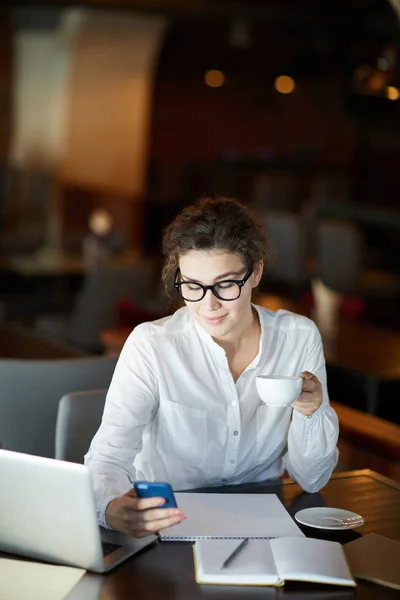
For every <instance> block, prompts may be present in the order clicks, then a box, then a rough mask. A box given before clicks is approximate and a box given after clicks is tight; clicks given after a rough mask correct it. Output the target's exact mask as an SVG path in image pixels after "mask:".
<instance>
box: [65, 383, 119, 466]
mask: <svg viewBox="0 0 400 600" xmlns="http://www.w3.org/2000/svg"><path fill="white" fill-rule="evenodd" d="M106 395H107V390H106V389H102V390H91V391H88V392H75V393H73V394H65V395H64V396H63V397H62V398H61V400H60V403H59V405H58V413H57V424H56V448H55V457H56V458H58V459H59V460H67V461H69V462H75V463H83V457H84V456H85V454H86V452H87V451H88V449H89V446H90V442H91V441H92V439H93V437H94V434H95V433H96V431H97V430H98V428H99V426H100V423H101V417H102V415H103V409H104V403H105V400H106Z"/></svg>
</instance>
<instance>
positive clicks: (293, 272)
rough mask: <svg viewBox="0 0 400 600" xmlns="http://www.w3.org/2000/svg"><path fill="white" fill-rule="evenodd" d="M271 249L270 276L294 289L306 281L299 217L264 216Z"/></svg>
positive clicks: (281, 213)
mask: <svg viewBox="0 0 400 600" xmlns="http://www.w3.org/2000/svg"><path fill="white" fill-rule="evenodd" d="M263 216H264V220H265V223H266V225H267V229H268V233H269V239H270V242H271V246H272V250H273V262H272V265H271V267H270V269H269V273H270V274H271V276H272V277H273V278H275V279H277V280H278V281H281V282H283V283H286V284H289V285H292V286H296V285H302V284H304V283H305V282H306V281H307V280H308V271H307V262H306V244H305V233H304V228H303V223H302V220H301V218H300V217H299V216H298V215H296V214H295V213H291V212H286V211H270V212H266V213H264V215H263Z"/></svg>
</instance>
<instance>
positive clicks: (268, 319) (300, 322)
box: [255, 306, 317, 331]
mask: <svg viewBox="0 0 400 600" xmlns="http://www.w3.org/2000/svg"><path fill="white" fill-rule="evenodd" d="M255 308H256V309H257V312H258V314H259V317H260V320H261V321H262V324H263V325H264V326H267V327H274V328H279V329H281V330H285V329H286V330H288V331H289V330H293V329H294V330H300V329H302V330H304V329H305V330H308V331H316V329H317V328H316V325H315V323H314V321H312V320H311V319H309V318H308V317H306V316H305V315H300V314H298V313H294V312H291V311H289V310H284V309H278V310H276V311H275V310H269V309H267V308H264V307H263V306H256V307H255Z"/></svg>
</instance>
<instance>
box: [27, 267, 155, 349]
mask: <svg viewBox="0 0 400 600" xmlns="http://www.w3.org/2000/svg"><path fill="white" fill-rule="evenodd" d="M156 278H157V273H156V268H155V265H154V264H153V263H152V262H145V263H144V262H143V263H138V264H136V265H135V264H134V265H131V266H129V267H122V268H119V267H104V268H99V269H97V270H95V271H93V272H89V273H88V274H87V275H86V278H85V281H84V283H83V286H82V288H81V290H80V291H79V292H78V297H77V300H76V303H75V306H74V308H73V311H72V314H71V315H70V316H67V317H64V318H63V317H60V316H43V317H39V318H38V319H37V320H36V323H35V326H36V328H37V329H38V330H41V331H43V332H46V333H48V334H49V335H52V336H53V337H56V338H59V339H62V340H64V341H66V342H68V343H70V344H72V345H76V346H78V347H80V348H83V349H85V350H87V351H91V352H98V351H100V350H101V347H100V344H99V337H100V332H101V331H102V330H103V329H112V328H113V327H117V326H118V322H117V321H118V311H117V308H118V302H119V301H120V300H121V299H129V300H131V301H132V302H133V303H134V304H135V305H137V306H149V305H151V303H152V301H153V302H154V296H155V281H156Z"/></svg>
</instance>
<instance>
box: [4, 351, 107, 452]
mask: <svg viewBox="0 0 400 600" xmlns="http://www.w3.org/2000/svg"><path fill="white" fill-rule="evenodd" d="M116 361H117V357H115V356H94V357H88V358H86V357H85V358H66V359H55V360H54V359H49V360H18V359H11V360H6V359H0V381H1V399H0V439H1V441H2V443H3V445H4V448H6V449H7V450H14V451H17V452H25V453H27V454H36V455H39V456H47V457H51V458H53V457H54V448H55V430H56V420H57V410H58V403H59V401H60V398H61V397H62V396H63V395H64V394H67V393H70V392H74V391H77V390H84V391H85V390H93V389H102V388H107V387H108V386H109V384H110V381H111V378H112V375H113V372H114V368H115V364H116Z"/></svg>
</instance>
